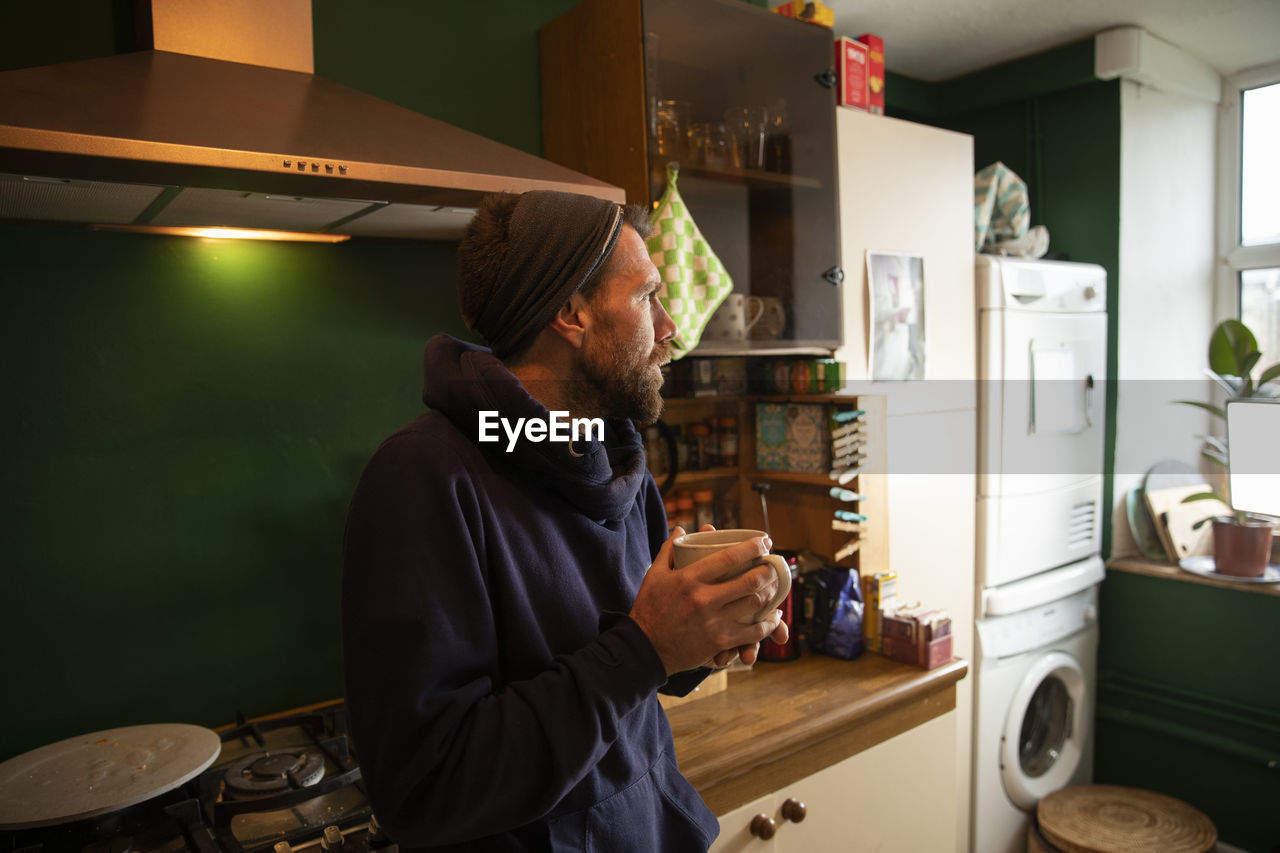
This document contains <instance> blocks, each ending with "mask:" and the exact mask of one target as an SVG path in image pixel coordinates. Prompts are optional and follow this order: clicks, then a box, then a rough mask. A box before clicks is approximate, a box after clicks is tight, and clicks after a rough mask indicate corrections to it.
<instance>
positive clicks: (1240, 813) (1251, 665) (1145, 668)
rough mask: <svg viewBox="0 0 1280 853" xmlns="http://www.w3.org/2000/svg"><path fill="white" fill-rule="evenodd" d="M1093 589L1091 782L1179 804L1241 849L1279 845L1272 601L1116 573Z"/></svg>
mask: <svg viewBox="0 0 1280 853" xmlns="http://www.w3.org/2000/svg"><path fill="white" fill-rule="evenodd" d="M1101 592H1102V595H1101V607H1100V609H1101V613H1102V622H1101V631H1102V635H1101V636H1102V642H1101V645H1100V647H1099V653H1098V705H1097V708H1098V712H1097V713H1098V719H1097V726H1096V746H1095V759H1094V775H1095V777H1096V779H1097V781H1099V782H1106V783H1108V784H1112V785H1127V786H1131V787H1136V788H1146V789H1148V790H1153V791H1160V792H1162V793H1165V794H1168V795H1169V796H1172V797H1177V798H1178V799H1180V800H1182V801H1184V802H1187V803H1190V804H1191V805H1193V806H1195V807H1196V808H1198V809H1200V810H1201V811H1203V812H1204V813H1205V814H1207V815H1208V816H1209V817H1210V818H1211V819H1212V820H1213V821H1214V823H1215V824H1216V825H1217V828H1218V833H1219V837H1220V838H1221V839H1222V840H1223V841H1226V842H1228V843H1230V844H1233V845H1235V846H1236V847H1239V848H1241V849H1244V850H1251V851H1259V852H1260V853H1265V851H1269V850H1274V849H1276V848H1277V847H1280V822H1277V820H1276V817H1275V806H1276V804H1277V803H1280V773H1277V769H1276V768H1277V767H1280V678H1276V676H1275V664H1274V662H1273V660H1272V657H1273V652H1274V650H1276V649H1278V648H1280V598H1277V597H1275V596H1272V595H1264V594H1262V593H1259V592H1255V591H1246V590H1235V589H1220V588H1217V587H1210V586H1205V585H1203V584H1199V583H1192V582H1185V581H1174V580H1166V579H1162V578H1151V577H1145V576H1142V575H1135V574H1129V573H1126V572H1120V571H1111V572H1108V574H1107V580H1106V581H1105V582H1104V583H1103V585H1102V590H1101Z"/></svg>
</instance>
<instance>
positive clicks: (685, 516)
mask: <svg viewBox="0 0 1280 853" xmlns="http://www.w3.org/2000/svg"><path fill="white" fill-rule="evenodd" d="M693 522H694V517H693V497H692V496H691V495H690V494H689V493H688V492H676V521H675V524H674V525H673V526H674V527H683V528H684V532H685V533H693V532H694V531H696V530H697V529H698V528H697V526H696V525H695V524H694V523H693Z"/></svg>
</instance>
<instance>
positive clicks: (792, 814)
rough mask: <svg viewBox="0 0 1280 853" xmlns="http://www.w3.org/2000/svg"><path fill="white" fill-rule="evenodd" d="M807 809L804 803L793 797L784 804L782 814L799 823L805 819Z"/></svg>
mask: <svg viewBox="0 0 1280 853" xmlns="http://www.w3.org/2000/svg"><path fill="white" fill-rule="evenodd" d="M806 811H807V809H806V808H805V806H804V803H802V802H800V801H799V800H797V799H796V798H795V797H791V798H790V799H788V800H787V801H786V802H785V803H783V804H782V816H783V817H784V818H786V819H787V820H789V821H791V822H792V823H799V822H800V821H802V820H804V815H805V812H806Z"/></svg>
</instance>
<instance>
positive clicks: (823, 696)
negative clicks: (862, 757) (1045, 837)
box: [667, 653, 969, 815]
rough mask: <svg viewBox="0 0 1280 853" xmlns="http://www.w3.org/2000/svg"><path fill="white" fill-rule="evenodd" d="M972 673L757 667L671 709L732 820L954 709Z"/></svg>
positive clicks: (686, 761)
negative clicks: (744, 808) (960, 684)
mask: <svg viewBox="0 0 1280 853" xmlns="http://www.w3.org/2000/svg"><path fill="white" fill-rule="evenodd" d="M968 669H969V665H968V664H967V663H966V662H965V661H963V660H953V661H951V662H950V663H946V664H943V665H941V666H939V667H936V668H934V669H931V670H925V669H919V668H918V667H914V666H906V665H904V664H900V663H897V662H895V661H892V660H889V659H888V658H885V657H882V656H880V655H877V654H871V653H866V654H863V655H862V656H861V657H860V658H858V659H857V660H854V661H842V660H837V659H835V658H830V657H826V656H824V655H805V656H803V657H801V658H800V659H798V660H794V661H787V662H785V663H772V662H770V663H765V662H758V663H756V665H755V667H754V668H752V669H751V670H749V671H746V672H731V673H730V674H729V687H728V689H727V690H723V691H721V692H719V693H715V694H712V695H710V696H707V697H705V698H702V699H698V700H697V701H694V702H686V703H684V704H682V705H678V706H676V707H674V708H670V709H668V711H667V718H668V719H669V720H670V721H671V730H672V733H673V734H674V735H675V743H676V757H677V759H678V760H679V763H680V770H681V772H683V773H684V775H685V777H686V778H687V779H688V780H689V781H690V782H691V783H692V784H693V786H694V787H695V788H697V790H698V793H699V794H701V795H702V798H703V800H705V801H706V803H707V805H708V806H709V807H710V808H711V810H712V811H713V812H715V813H716V814H718V815H719V814H725V813H726V812H729V811H731V810H733V809H735V808H737V807H738V806H741V805H744V804H746V803H749V802H751V801H752V800H754V799H756V798H757V797H761V796H763V795H765V794H767V793H769V792H771V791H775V790H777V789H778V788H780V787H782V786H784V785H789V784H791V783H793V782H796V781H797V780H799V779H803V778H804V777H805V776H808V775H810V774H812V773H816V772H817V771H819V770H822V769H823V768H825V767H829V766H831V765H832V764H835V763H837V762H839V761H842V760H844V759H845V758H848V757H849V756H851V755H853V754H855V753H858V752H861V751H863V750H865V749H868V748H870V747H872V746H875V745H876V744H878V743H881V742H882V741H886V740H888V739H889V738H891V737H893V736H895V735H898V734H901V733H902V732H905V731H907V730H908V729H911V728H914V727H915V726H918V725H920V724H921V723H924V722H927V721H929V720H931V719H933V718H935V717H939V716H941V715H942V714H945V713H946V712H948V711H950V710H952V709H953V708H955V705H956V691H955V685H956V682H957V681H959V680H960V679H961V678H964V676H965V674H966V673H967V672H968Z"/></svg>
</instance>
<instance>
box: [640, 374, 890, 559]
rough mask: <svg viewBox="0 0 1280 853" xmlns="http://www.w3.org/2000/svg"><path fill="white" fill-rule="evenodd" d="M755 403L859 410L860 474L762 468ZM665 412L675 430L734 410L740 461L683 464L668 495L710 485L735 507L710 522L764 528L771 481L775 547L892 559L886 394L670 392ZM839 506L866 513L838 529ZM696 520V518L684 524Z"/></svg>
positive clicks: (719, 499)
mask: <svg viewBox="0 0 1280 853" xmlns="http://www.w3.org/2000/svg"><path fill="white" fill-rule="evenodd" d="M757 403H780V404H784V405H790V404H796V405H811V404H817V405H821V406H824V407H830V406H835V407H837V408H838V409H843V410H853V409H860V410H862V412H863V415H862V416H861V418H862V420H861V427H862V437H861V442H860V447H861V450H862V453H863V454H864V456H863V458H862V459H861V460H859V462H860V470H859V472H858V473H857V475H856V476H855V477H853V478H852V479H850V480H848V481H847V482H845V483H844V484H838V483H837V482H836V481H835V480H833V479H831V477H830V474H829V473H828V472H826V471H824V472H822V473H798V472H792V471H776V470H761V469H759V468H757V467H756V423H755V412H756V404H757ZM662 417H663V421H664V423H665V424H666V425H667V426H668V427H669V428H670V429H672V430H673V431H674V430H678V429H681V428H683V429H685V430H687V429H688V428H689V427H690V426H691V425H693V424H698V423H705V422H707V421H708V420H712V419H724V418H726V417H731V418H733V419H734V421H735V423H736V425H737V436H736V438H737V450H738V454H737V456H738V459H737V463H738V464H737V465H734V466H729V465H716V466H714V467H711V468H706V469H702V470H692V471H682V472H681V473H679V474H677V476H676V477H675V479H674V481H673V482H672V483H671V484H670V486H669V487H668V490H667V492H666V495H667V496H670V495H671V494H672V493H673V492H675V491H678V490H679V491H688V492H694V491H704V490H705V491H711V492H712V493H713V495H714V496H715V497H714V501H715V502H716V504H717V505H719V506H731V507H735V508H736V518H732V517H731V518H727V519H726V518H723V517H716V518H713V520H712V523H713V524H715V525H716V526H717V527H726V526H730V524H726V523H725V522H726V521H729V522H730V523H731V524H736V526H740V527H748V528H756V529H764V528H765V518H764V512H763V509H762V507H761V502H760V494H759V492H758V491H756V489H755V486H756V485H758V484H762V483H767V484H768V487H769V488H768V496H767V500H768V511H769V520H768V528H769V533H770V536H771V538H772V539H773V542H774V547H775V548H784V549H801V548H809V549H811V550H812V551H814V552H816V553H818V554H820V555H822V556H823V557H824V558H825V559H827V560H829V561H831V562H833V563H835V564H837V565H842V566H849V567H852V568H858V569H859V570H861V571H862V572H863V573H864V574H865V573H867V572H875V571H883V570H885V569H886V568H887V567H888V564H889V544H888V540H889V519H888V477H887V467H888V452H887V451H888V449H887V446H886V428H885V398H884V397H883V396H880V395H866V394H862V395H856V396H855V395H841V394H787V395H782V394H742V395H732V396H718V397H694V398H671V399H667V400H666V401H665V403H664V412H663V416H662ZM654 475H655V477H656V479H657V480H658V483H659V485H663V484H664V480H665V479H666V478H665V476H664V472H663V471H655V472H654ZM837 485H841V488H845V489H848V490H850V491H853V492H855V493H857V494H858V495H860V496H861V497H860V499H859V500H858V501H857V503H856V504H850V503H847V502H844V501H841V500H840V499H838V498H835V497H832V496H831V494H830V491H831V488H832V487H833V486H837ZM836 510H847V511H853V512H856V513H857V514H859V515H864V516H866V520H865V521H859V522H857V523H856V526H855V527H854V528H853V529H849V528H848V527H845V529H837V528H835V527H833V524H832V522H833V521H836V520H837V519H836V518H835V516H834V513H835V511H836ZM669 515H670V513H669ZM695 520H696V519H695ZM847 524H848V523H846V525H847ZM682 526H683V524H682ZM696 528H697V525H696V524H695V525H694V526H693V527H692V528H686V529H696ZM852 542H856V543H857V544H856V548H855V549H854V550H852V552H850V553H846V554H845V556H843V557H842V559H840V560H834V559H833V558H834V557H835V555H836V554H838V553H843V552H844V551H846V550H847V549H848V548H849V546H850V544H851V543H852Z"/></svg>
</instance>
